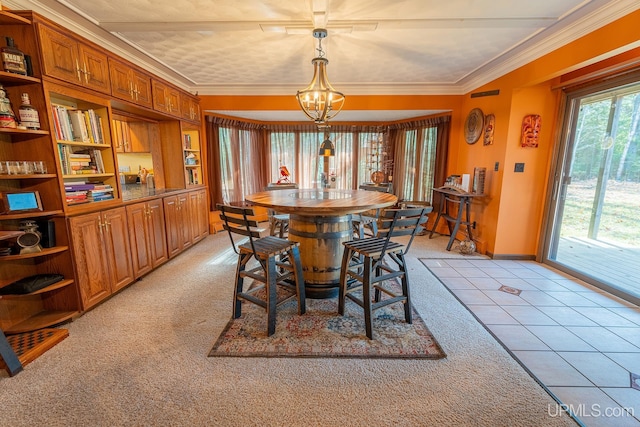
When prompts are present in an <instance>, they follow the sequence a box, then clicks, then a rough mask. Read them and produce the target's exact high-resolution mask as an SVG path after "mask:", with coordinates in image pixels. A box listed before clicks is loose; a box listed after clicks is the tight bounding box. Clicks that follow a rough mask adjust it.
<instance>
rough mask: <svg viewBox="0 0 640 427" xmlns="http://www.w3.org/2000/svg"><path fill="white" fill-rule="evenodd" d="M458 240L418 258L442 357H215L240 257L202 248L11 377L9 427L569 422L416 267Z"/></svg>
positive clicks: (414, 254) (86, 320)
mask: <svg viewBox="0 0 640 427" xmlns="http://www.w3.org/2000/svg"><path fill="white" fill-rule="evenodd" d="M446 243H447V238H446V237H438V238H434V239H432V240H429V239H428V237H426V236H421V237H418V238H417V239H416V241H415V243H414V245H415V246H413V247H412V249H411V253H410V255H411V257H410V260H409V263H410V267H411V270H410V277H411V280H412V292H413V303H414V305H415V307H416V309H417V310H418V312H420V314H421V316H422V318H423V319H424V320H425V322H426V324H427V326H428V327H429V329H430V330H431V332H433V334H434V335H435V337H436V339H437V340H438V341H439V343H440V344H441V345H442V347H443V349H444V351H445V352H446V354H447V358H445V359H439V360H390V359H334V358H327V359H304V358H303V359H296V358H228V357H225V358H211V357H207V353H208V352H209V350H210V349H211V347H212V345H213V342H214V340H215V339H216V338H217V337H218V335H219V334H220V332H221V331H222V329H223V328H224V326H225V325H226V323H227V321H228V320H229V318H230V315H231V299H232V295H233V294H232V283H233V275H234V270H235V257H234V255H235V254H233V252H231V250H230V249H229V246H228V245H229V241H228V238H227V236H226V235H225V234H222V233H219V234H217V235H213V236H209V237H207V238H206V239H205V240H204V241H203V242H201V243H199V244H197V245H196V246H195V247H193V248H191V249H189V250H188V251H186V252H185V253H183V254H181V255H180V256H178V257H177V258H176V259H174V260H172V261H170V262H169V263H167V264H166V265H165V266H162V267H161V268H159V269H157V270H155V271H154V272H152V273H150V274H149V275H147V276H145V277H144V278H143V279H142V280H140V281H139V282H137V283H135V284H133V285H132V286H130V287H129V288H127V289H125V290H124V291H123V292H121V293H119V294H118V295H116V296H115V297H113V298H111V299H110V300H109V301H107V302H105V303H104V304H102V305H100V306H99V307H97V308H95V309H94V310H92V311H90V312H89V313H87V314H85V315H84V316H82V317H81V318H79V319H77V320H76V321H75V322H73V323H70V324H68V325H66V326H65V327H66V328H68V329H69V334H70V335H69V337H68V338H67V339H66V340H64V341H63V342H61V343H60V344H58V345H56V346H55V347H54V348H52V349H51V350H49V351H48V352H47V353H45V354H44V355H43V356H41V357H40V358H38V359H37V360H35V361H34V362H32V363H31V364H29V365H27V366H26V367H25V370H24V371H23V372H21V373H20V374H18V375H17V376H15V377H13V378H9V377H8V376H7V375H6V373H2V374H0V426H13V427H18V426H45V425H46V426H146V425H153V426H280V425H282V426H430V425H447V426H541V425H544V426H571V425H575V423H574V422H573V420H572V419H571V418H569V417H568V416H566V415H562V416H559V417H552V416H550V415H549V413H552V414H555V413H556V408H557V407H556V405H555V401H554V400H553V399H552V398H551V397H550V396H549V395H548V394H547V393H546V392H545V391H544V390H543V389H542V388H541V387H540V386H539V385H538V383H536V381H535V380H533V379H532V378H531V377H530V376H529V375H528V374H527V373H526V372H525V370H524V369H523V368H522V367H521V366H520V365H519V364H518V363H517V362H515V361H514V360H513V359H512V358H511V357H510V356H509V354H508V353H507V352H506V351H505V350H504V349H503V348H502V347H501V346H500V345H499V344H498V343H497V342H496V341H495V340H494V338H493V337H491V335H490V334H489V333H488V332H487V331H486V330H485V329H484V328H483V327H482V326H481V325H480V324H479V323H478V322H477V321H476V320H475V319H474V318H473V317H472V316H471V314H469V312H468V311H467V310H466V309H465V308H464V307H463V306H462V305H460V303H459V302H458V301H457V300H456V299H455V298H454V297H453V296H452V295H451V294H450V293H449V292H448V291H447V290H446V289H445V288H444V287H443V286H442V285H441V284H440V283H439V282H438V281H437V280H436V279H435V278H434V277H433V276H432V275H431V273H430V272H429V271H428V270H427V269H426V267H424V266H423V265H422V264H421V263H420V261H419V260H418V258H420V257H429V256H432V257H437V258H443V257H461V255H459V254H457V253H455V252H450V253H449V252H446V251H444V250H443V249H444V247H445V246H446Z"/></svg>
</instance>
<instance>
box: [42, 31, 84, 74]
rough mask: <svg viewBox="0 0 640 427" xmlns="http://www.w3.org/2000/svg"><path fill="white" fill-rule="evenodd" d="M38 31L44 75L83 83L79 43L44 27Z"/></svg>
mask: <svg viewBox="0 0 640 427" xmlns="http://www.w3.org/2000/svg"><path fill="white" fill-rule="evenodd" d="M38 29H39V32H40V43H41V45H42V60H43V62H42V65H43V68H44V73H45V74H46V75H48V76H51V77H55V78H58V79H61V80H65V81H68V82H70V83H75V84H79V83H81V72H80V57H79V52H78V42H77V41H76V40H74V39H72V38H71V37H67V36H65V35H64V34H61V33H59V32H58V31H55V30H53V29H51V28H49V27H46V26H43V25H39V26H38Z"/></svg>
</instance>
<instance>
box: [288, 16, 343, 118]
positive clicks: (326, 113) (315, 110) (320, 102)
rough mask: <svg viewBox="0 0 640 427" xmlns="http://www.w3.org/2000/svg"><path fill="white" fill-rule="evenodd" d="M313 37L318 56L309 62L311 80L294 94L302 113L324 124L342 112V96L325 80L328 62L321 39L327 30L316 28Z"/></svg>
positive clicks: (325, 35)
mask: <svg viewBox="0 0 640 427" xmlns="http://www.w3.org/2000/svg"><path fill="white" fill-rule="evenodd" d="M313 37H315V38H316V39H318V47H317V49H316V50H317V51H318V56H316V57H315V58H313V59H312V60H311V63H312V64H313V78H312V79H311V83H310V84H309V86H307V87H306V88H304V89H302V90H299V91H298V93H297V94H296V98H297V99H298V104H300V108H302V111H303V112H304V113H305V114H306V115H307V117H309V118H310V119H311V120H313V121H314V122H316V123H318V124H322V123H326V121H327V120H329V119H331V118H333V117H335V116H336V114H338V113H339V112H340V110H342V107H343V105H344V95H343V94H342V93H341V92H338V91H336V90H335V89H334V88H333V87H332V86H331V83H329V79H328V78H327V64H328V63H329V60H328V59H327V58H325V57H324V51H323V50H322V39H323V38H325V37H327V30H325V29H324V28H316V29H315V30H313Z"/></svg>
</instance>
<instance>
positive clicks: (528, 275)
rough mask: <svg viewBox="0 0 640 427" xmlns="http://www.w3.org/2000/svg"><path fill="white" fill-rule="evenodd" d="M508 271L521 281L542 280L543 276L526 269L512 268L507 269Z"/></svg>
mask: <svg viewBox="0 0 640 427" xmlns="http://www.w3.org/2000/svg"><path fill="white" fill-rule="evenodd" d="M509 271H510V272H512V273H513V275H514V276H516V277H519V278H521V279H544V276H543V275H541V274H540V273H537V272H535V271H533V270H530V269H528V268H517V269H516V268H514V269H509Z"/></svg>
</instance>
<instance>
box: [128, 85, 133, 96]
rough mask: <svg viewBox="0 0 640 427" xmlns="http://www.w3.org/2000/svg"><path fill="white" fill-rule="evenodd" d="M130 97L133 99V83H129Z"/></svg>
mask: <svg viewBox="0 0 640 427" xmlns="http://www.w3.org/2000/svg"><path fill="white" fill-rule="evenodd" d="M129 96H130V97H131V99H133V83H131V82H129Z"/></svg>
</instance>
